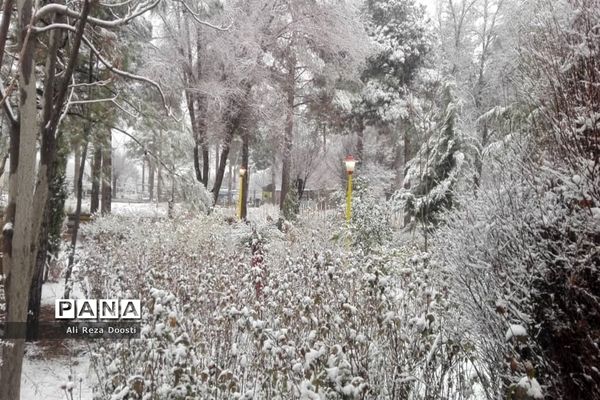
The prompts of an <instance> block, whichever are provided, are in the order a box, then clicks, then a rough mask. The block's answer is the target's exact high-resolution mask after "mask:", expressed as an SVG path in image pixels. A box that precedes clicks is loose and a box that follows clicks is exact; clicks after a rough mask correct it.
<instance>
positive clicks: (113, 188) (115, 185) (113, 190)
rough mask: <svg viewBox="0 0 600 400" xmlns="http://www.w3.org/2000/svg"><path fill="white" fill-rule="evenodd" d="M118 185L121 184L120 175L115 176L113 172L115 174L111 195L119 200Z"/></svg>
mask: <svg viewBox="0 0 600 400" xmlns="http://www.w3.org/2000/svg"><path fill="white" fill-rule="evenodd" d="M118 183H119V175H118V174H115V173H114V172H113V174H112V193H111V194H112V198H113V199H116V198H117V192H118V189H117V184H118Z"/></svg>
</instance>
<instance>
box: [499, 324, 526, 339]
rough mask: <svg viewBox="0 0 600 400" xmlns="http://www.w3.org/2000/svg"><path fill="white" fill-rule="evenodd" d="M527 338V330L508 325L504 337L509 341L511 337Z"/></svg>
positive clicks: (520, 326) (519, 326)
mask: <svg viewBox="0 0 600 400" xmlns="http://www.w3.org/2000/svg"><path fill="white" fill-rule="evenodd" d="M526 336H527V329H525V327H524V326H523V325H510V326H509V327H508V329H507V330H506V334H505V335H504V337H505V338H506V341H509V340H510V339H512V338H513V337H516V338H522V337H526Z"/></svg>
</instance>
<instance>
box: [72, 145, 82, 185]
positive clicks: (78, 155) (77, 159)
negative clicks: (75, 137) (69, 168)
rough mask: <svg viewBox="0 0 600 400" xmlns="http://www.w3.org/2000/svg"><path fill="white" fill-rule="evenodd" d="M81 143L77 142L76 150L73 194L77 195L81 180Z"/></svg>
mask: <svg viewBox="0 0 600 400" xmlns="http://www.w3.org/2000/svg"><path fill="white" fill-rule="evenodd" d="M80 146H81V143H79V141H77V143H76V144H75V149H74V153H73V154H74V163H73V193H75V194H76V193H77V180H78V179H79V169H80V168H79V167H80V166H81V147H80Z"/></svg>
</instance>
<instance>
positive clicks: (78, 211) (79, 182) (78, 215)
mask: <svg viewBox="0 0 600 400" xmlns="http://www.w3.org/2000/svg"><path fill="white" fill-rule="evenodd" d="M88 129H89V128H88ZM87 148H88V141H87V140H86V141H85V142H84V143H83V150H82V152H81V154H82V157H81V169H80V170H79V172H80V173H79V179H78V180H77V206H76V207H75V221H74V223H73V233H72V234H71V251H70V253H69V264H68V265H67V270H66V272H65V294H64V298H65V299H68V298H69V296H70V294H71V290H70V288H71V285H70V284H69V279H70V278H71V272H72V271H73V263H74V261H75V248H76V247H77V235H78V233H79V220H80V218H81V202H82V198H83V170H84V168H85V159H86V155H87ZM103 205H104V204H103Z"/></svg>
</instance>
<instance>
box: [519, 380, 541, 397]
mask: <svg viewBox="0 0 600 400" xmlns="http://www.w3.org/2000/svg"><path fill="white" fill-rule="evenodd" d="M517 386H519V387H521V388H523V389H525V390H527V395H528V396H529V397H531V398H533V399H543V398H544V394H543V393H542V387H541V386H540V384H539V383H538V381H537V379H535V378H529V377H527V376H524V377H522V378H521V380H519V382H518V383H517Z"/></svg>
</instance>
